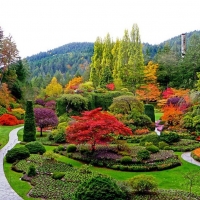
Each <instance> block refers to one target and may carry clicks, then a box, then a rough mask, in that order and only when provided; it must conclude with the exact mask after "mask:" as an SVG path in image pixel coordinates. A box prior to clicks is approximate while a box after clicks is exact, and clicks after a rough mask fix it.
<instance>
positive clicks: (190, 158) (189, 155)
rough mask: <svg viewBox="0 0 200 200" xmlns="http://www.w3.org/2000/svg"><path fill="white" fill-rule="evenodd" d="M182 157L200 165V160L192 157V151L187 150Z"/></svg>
mask: <svg viewBox="0 0 200 200" xmlns="http://www.w3.org/2000/svg"><path fill="white" fill-rule="evenodd" d="M181 157H182V158H183V160H185V161H187V162H189V163H192V164H194V165H198V166H200V162H198V161H196V160H194V159H193V158H192V157H191V152H185V153H183V154H182V155H181Z"/></svg>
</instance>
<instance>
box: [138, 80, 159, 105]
mask: <svg viewBox="0 0 200 200" xmlns="http://www.w3.org/2000/svg"><path fill="white" fill-rule="evenodd" d="M160 94H161V92H160V90H159V88H158V86H157V85H156V84H152V83H149V84H147V85H143V86H141V87H140V88H139V89H137V90H136V95H137V96H138V98H139V99H140V100H143V101H145V102H146V103H148V102H152V101H157V100H158V99H159V98H160Z"/></svg>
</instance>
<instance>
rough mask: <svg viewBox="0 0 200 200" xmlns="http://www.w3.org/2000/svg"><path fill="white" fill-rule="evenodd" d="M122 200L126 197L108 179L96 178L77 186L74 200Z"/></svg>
mask: <svg viewBox="0 0 200 200" xmlns="http://www.w3.org/2000/svg"><path fill="white" fill-rule="evenodd" d="M86 199H87V200H94V199H95V200H102V199H103V200H111V199H113V200H124V199H126V196H125V194H124V192H123V191H122V190H121V189H120V188H119V187H118V186H117V184H116V183H115V182H114V181H113V180H111V179H110V178H109V177H104V176H96V177H93V178H91V179H89V180H87V181H86V182H84V183H82V184H81V185H79V187H78V188H77V190H76V192H75V195H74V200H86Z"/></svg>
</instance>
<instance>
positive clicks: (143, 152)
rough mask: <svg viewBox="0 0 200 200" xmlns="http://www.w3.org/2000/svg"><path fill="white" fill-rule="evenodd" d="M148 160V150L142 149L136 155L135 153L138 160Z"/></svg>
mask: <svg viewBox="0 0 200 200" xmlns="http://www.w3.org/2000/svg"><path fill="white" fill-rule="evenodd" d="M149 158H150V153H149V151H148V150H146V149H142V150H140V151H138V153H137V159H138V160H147V159H149Z"/></svg>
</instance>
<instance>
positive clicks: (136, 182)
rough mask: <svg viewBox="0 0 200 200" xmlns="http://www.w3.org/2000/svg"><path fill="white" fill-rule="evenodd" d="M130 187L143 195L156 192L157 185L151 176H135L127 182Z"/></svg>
mask: <svg viewBox="0 0 200 200" xmlns="http://www.w3.org/2000/svg"><path fill="white" fill-rule="evenodd" d="M128 183H129V185H130V187H131V188H132V189H133V190H134V191H135V192H137V193H141V194H145V193H149V192H151V191H155V190H157V187H158V186H157V183H156V180H155V178H154V177H153V176H151V175H145V174H141V175H137V176H134V177H133V178H131V179H129V180H128Z"/></svg>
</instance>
